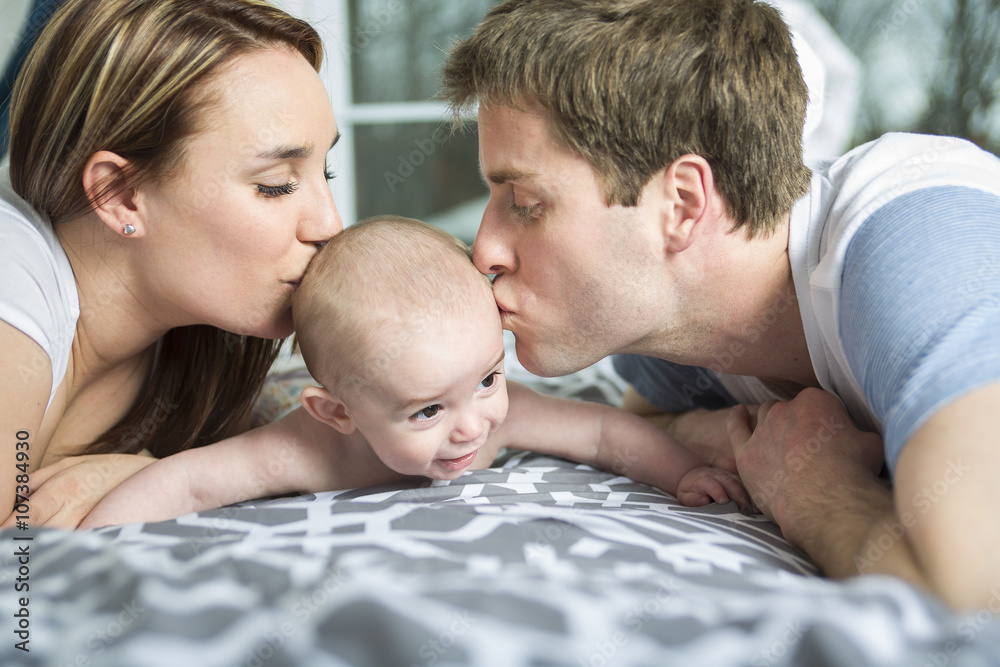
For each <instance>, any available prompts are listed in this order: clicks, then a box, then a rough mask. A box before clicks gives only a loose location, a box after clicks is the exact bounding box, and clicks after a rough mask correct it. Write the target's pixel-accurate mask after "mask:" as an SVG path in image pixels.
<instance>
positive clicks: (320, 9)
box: [275, 0, 461, 226]
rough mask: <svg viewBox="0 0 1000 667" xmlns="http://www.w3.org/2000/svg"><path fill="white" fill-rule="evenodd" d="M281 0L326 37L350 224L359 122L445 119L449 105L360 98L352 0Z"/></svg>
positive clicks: (339, 198) (334, 162)
mask: <svg viewBox="0 0 1000 667" xmlns="http://www.w3.org/2000/svg"><path fill="white" fill-rule="evenodd" d="M400 1H402V0H400ZM458 1H461V0H458ZM275 4H277V5H279V6H280V7H282V8H283V9H285V10H286V11H288V12H289V13H291V14H293V15H295V16H297V17H299V18H302V19H304V20H306V21H308V22H309V23H310V24H312V25H313V27H315V28H316V30H317V31H318V32H319V34H320V37H322V39H323V49H324V56H323V67H322V70H321V71H320V77H321V78H322V80H323V83H324V84H325V85H326V89H327V92H328V94H329V96H330V104H331V105H332V106H333V115H334V117H335V118H336V121H337V130H338V131H339V132H340V135H341V137H340V141H339V142H338V143H337V146H336V148H334V149H333V151H332V153H331V155H330V156H329V157H328V163H329V165H330V168H331V169H332V170H333V171H335V172H336V174H337V177H336V178H335V179H333V180H332V181H331V182H330V190H331V191H332V192H333V199H334V202H335V203H336V205H337V210H338V211H339V212H340V217H341V219H342V220H343V221H344V225H345V226H348V225H351V224H353V223H354V222H355V221H357V196H356V190H355V187H356V186H357V182H356V179H355V173H354V163H355V155H354V128H355V126H356V125H371V124H375V123H393V124H395V123H418V122H434V121H445V120H447V119H448V118H449V117H450V114H449V111H448V108H447V106H446V105H444V104H441V103H438V102H393V103H386V104H355V103H354V99H353V94H352V86H351V54H352V52H353V50H354V48H355V45H354V44H353V38H352V35H351V24H350V17H349V15H348V10H347V0H275Z"/></svg>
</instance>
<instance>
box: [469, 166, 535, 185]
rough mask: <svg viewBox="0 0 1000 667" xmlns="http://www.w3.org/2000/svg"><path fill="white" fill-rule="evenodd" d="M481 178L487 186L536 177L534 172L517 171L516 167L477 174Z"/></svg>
mask: <svg viewBox="0 0 1000 667" xmlns="http://www.w3.org/2000/svg"><path fill="white" fill-rule="evenodd" d="M479 173H480V175H481V176H482V177H483V181H484V182H485V183H486V184H487V185H489V184H490V183H492V184H493V185H503V184H504V183H510V182H511V181H518V180H520V179H522V178H531V177H533V176H538V174H537V173H536V172H533V171H525V170H523V169H517V168H516V167H506V168H500V169H495V170H493V171H491V172H490V173H488V174H485V173H483V172H482V171H480V172H479Z"/></svg>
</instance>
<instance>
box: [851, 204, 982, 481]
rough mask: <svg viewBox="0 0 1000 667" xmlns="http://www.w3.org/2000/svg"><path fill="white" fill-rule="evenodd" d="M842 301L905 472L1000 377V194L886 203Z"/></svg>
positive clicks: (864, 378)
mask: <svg viewBox="0 0 1000 667" xmlns="http://www.w3.org/2000/svg"><path fill="white" fill-rule="evenodd" d="M840 307H841V311H840V312H841V316H840V334H841V337H842V341H843V345H844V351H845V353H846V355H847V360H848V363H849V364H850V366H851V370H852V371H853V372H854V375H855V377H856V378H857V379H858V381H859V382H860V383H861V386H862V388H863V390H864V394H865V398H866V399H867V401H868V403H869V406H870V407H871V409H872V412H873V413H874V414H875V415H876V416H877V417H878V418H879V419H880V420H881V421H882V425H883V438H884V440H885V447H886V460H887V461H888V463H889V465H890V467H891V468H892V469H895V466H896V461H897V459H898V458H899V454H900V452H901V451H902V449H903V447H904V445H905V444H906V442H907V441H908V440H909V439H910V438H911V437H912V436H913V434H914V433H915V432H916V431H917V429H918V428H920V426H921V425H923V424H924V422H926V421H927V419H929V418H930V417H931V416H932V415H933V414H934V413H935V412H936V411H938V410H939V409H941V408H942V407H944V406H945V405H947V404H948V403H950V402H951V401H954V400H955V399H956V398H959V397H960V396H962V395H963V394H966V393H968V392H970V391H973V390H975V389H977V388H980V387H983V386H985V385H987V384H990V383H992V382H997V381H1000V197H997V196H996V195H992V194H989V193H986V192H983V191H981V190H977V189H973V188H965V187H957V186H942V187H933V188H926V189H922V190H917V191H916V192H911V193H909V194H906V195H904V196H901V197H898V198H897V199H895V200H893V201H891V202H889V203H888V204H886V205H884V206H882V207H881V208H879V209H878V210H877V211H876V212H875V213H873V214H872V215H871V217H870V218H869V219H868V220H866V221H865V222H864V224H863V226H862V227H861V228H860V229H859V231H858V232H857V234H856V235H855V236H854V238H853V239H852V241H851V244H850V246H849V247H848V250H847V255H846V258H845V264H844V277H843V282H842V291H841V304H840Z"/></svg>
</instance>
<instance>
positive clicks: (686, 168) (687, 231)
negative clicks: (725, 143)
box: [654, 154, 715, 252]
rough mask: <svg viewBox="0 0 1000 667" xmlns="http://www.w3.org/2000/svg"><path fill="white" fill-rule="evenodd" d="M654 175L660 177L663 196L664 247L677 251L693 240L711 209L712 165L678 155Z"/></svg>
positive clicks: (704, 160) (701, 160)
mask: <svg viewBox="0 0 1000 667" xmlns="http://www.w3.org/2000/svg"><path fill="white" fill-rule="evenodd" d="M654 178H658V179H660V182H661V188H662V195H663V207H662V216H663V223H662V224H663V236H664V250H666V251H667V252H681V251H683V250H685V249H687V247H688V246H690V245H691V243H692V242H693V241H694V239H695V237H696V236H697V235H698V233H699V232H700V231H701V228H702V225H701V224H700V223H702V222H704V221H705V219H706V214H708V213H710V211H711V201H712V197H713V194H714V192H715V182H714V180H713V178H712V167H711V166H709V164H708V161H707V160H706V159H705V158H703V157H701V156H700V155H693V154H689V155H682V156H681V157H679V158H677V159H676V160H674V161H673V163H671V165H670V166H669V167H667V168H666V169H665V170H664V171H663V172H660V173H659V174H657V176H655V177H654Z"/></svg>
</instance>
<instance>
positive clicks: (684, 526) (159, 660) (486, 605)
mask: <svg viewBox="0 0 1000 667" xmlns="http://www.w3.org/2000/svg"><path fill="white" fill-rule="evenodd" d="M12 538H13V535H12V534H11V533H10V532H7V533H4V534H3V536H2V539H0V541H2V548H3V552H4V553H5V554H9V553H13V551H14V549H15V543H14V541H13V539H12ZM2 562H3V563H4V567H3V577H2V578H3V581H2V583H0V600H2V608H3V617H4V618H6V619H8V620H7V621H6V624H7V625H11V626H12V625H13V623H12V621H11V618H12V610H13V609H14V608H15V607H14V605H15V600H14V597H15V594H14V592H13V580H14V579H13V578H14V576H15V574H16V564H13V565H12V563H11V560H10V558H5V559H2ZM30 578H31V589H30V605H29V608H30V613H31V640H30V649H31V651H30V653H24V652H22V651H19V650H16V649H14V648H13V646H14V643H15V642H16V641H17V639H16V638H15V637H14V636H13V635H12V634H11V633H10V632H9V631H7V632H4V635H6V638H5V640H4V642H3V645H2V646H0V664H3V665H5V666H8V665H25V666H28V665H46V666H54V665H84V666H86V665H94V666H97V665H102V666H104V665H106V666H122V667H126V666H127V667H137V666H143V665H162V666H164V667H167V666H170V667H175V666H202V665H205V666H214V665H220V666H233V665H241V666H245V667H265V666H266V667H287V666H290V665H303V666H310V667H311V666H317V667H319V666H323V665H371V666H375V667H390V666H395V665H400V666H402V667H409V666H411V665H416V666H421V667H429V666H430V665H497V666H500V667H516V666H521V665H524V666H528V665H539V666H541V665H552V666H556V665H565V666H567V667H569V666H573V667H577V666H581V665H582V666H593V667H601V666H605V665H607V666H611V665H752V666H758V665H844V666H856V665H912V666H915V667H920V666H922V665H936V666H940V665H996V664H1000V633H998V626H1000V622H998V621H997V620H996V618H995V614H993V613H991V612H990V611H989V610H983V613H980V614H972V615H968V616H963V617H958V616H953V615H951V614H949V613H948V612H946V611H945V610H944V609H943V608H942V607H940V606H939V605H938V604H936V603H935V602H934V601H933V600H931V599H929V598H928V597H926V596H924V595H922V594H920V593H918V592H917V591H915V590H913V589H911V588H909V587H907V586H905V585H903V584H901V583H899V582H898V581H896V580H893V579H889V578H875V577H866V578H861V579H856V580H853V581H849V582H847V583H835V582H831V581H828V580H825V579H823V578H820V577H817V576H815V569H814V568H813V566H812V565H811V564H810V563H809V562H808V561H806V560H805V559H803V558H802V557H801V556H800V555H799V554H798V553H796V552H795V551H794V550H793V549H792V548H791V547H789V546H788V544H787V543H786V542H785V541H784V540H783V539H782V538H781V537H780V535H779V533H778V531H777V529H776V527H775V526H774V525H773V524H771V523H770V522H768V521H767V520H766V519H763V518H761V517H745V516H743V515H741V514H739V513H738V512H737V511H736V509H735V505H732V504H730V505H725V506H710V507H708V508H699V509H690V508H685V507H682V506H680V505H679V504H677V503H676V502H675V501H674V500H673V499H671V498H670V497H668V496H666V495H664V494H661V493H659V492H657V491H655V490H652V489H650V488H649V487H646V486H643V485H640V484H636V483H634V482H632V481H630V480H628V479H625V478H622V477H615V476H613V475H612V474H610V473H605V472H600V471H595V470H593V469H591V468H588V467H586V466H578V465H576V464H572V463H569V462H566V461H561V460H558V459H550V458H544V457H540V456H536V455H533V454H517V455H515V456H513V457H511V458H510V460H508V461H507V462H506V463H504V464H503V465H502V466H501V467H497V468H491V469H488V470H482V471H477V472H474V473H468V474H466V475H464V476H462V477H460V478H459V479H457V480H454V481H452V482H433V483H432V482H411V483H403V484H394V485H391V486H384V487H376V488H371V489H365V490H357V491H346V492H330V493H322V494H318V495H310V496H303V497H298V498H286V499H273V500H267V501H257V502H253V503H244V504H241V505H239V506H235V507H231V508H224V509H220V510H214V511H211V512H205V513H202V514H200V515H188V516H184V517H181V518H179V519H177V520H174V521H167V522H162V523H153V524H145V525H143V524H136V525H129V526H124V527H120V528H106V529H102V530H100V531H97V532H96V533H87V532H83V533H67V532H61V531H41V532H39V533H37V534H36V535H35V539H34V540H33V541H32V542H31V561H30ZM998 602H1000V600H998ZM998 608H1000V605H998Z"/></svg>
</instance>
